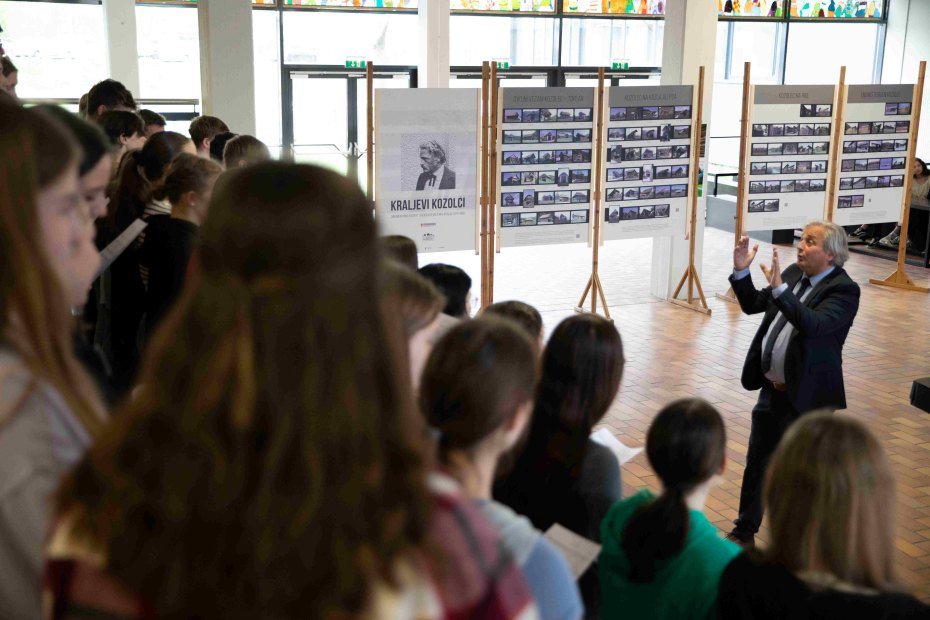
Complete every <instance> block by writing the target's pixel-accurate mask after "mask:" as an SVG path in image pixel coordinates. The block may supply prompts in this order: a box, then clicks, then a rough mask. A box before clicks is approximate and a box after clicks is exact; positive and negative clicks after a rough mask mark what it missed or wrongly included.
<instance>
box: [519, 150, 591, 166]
mask: <svg viewBox="0 0 930 620" xmlns="http://www.w3.org/2000/svg"><path fill="white" fill-rule="evenodd" d="M571 163H575V164H589V163H591V149H553V150H548V149H547V150H537V151H503V153H502V155H501V164H503V165H504V166H535V165H537V164H571Z"/></svg>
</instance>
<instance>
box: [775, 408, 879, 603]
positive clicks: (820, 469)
mask: <svg viewBox="0 0 930 620" xmlns="http://www.w3.org/2000/svg"><path fill="white" fill-rule="evenodd" d="M765 500H766V504H767V508H768V511H769V519H770V525H771V534H772V542H771V545H770V546H769V548H768V549H767V551H766V555H767V557H768V558H769V559H770V560H771V561H773V562H775V563H777V564H780V565H781V566H784V567H785V568H787V569H788V570H790V571H792V572H794V573H796V574H797V573H805V572H815V573H827V574H829V575H830V576H832V577H835V578H836V579H838V580H840V581H843V582H846V583H847V584H851V585H853V586H857V587H860V588H861V587H864V588H872V589H875V590H884V591H888V590H895V589H897V587H896V586H895V583H894V565H893V564H894V563H893V556H894V530H895V517H894V507H895V488H894V475H893V474H892V471H891V464H890V462H889V461H888V457H887V455H886V454H885V451H884V450H883V449H882V446H881V444H880V443H879V442H878V439H876V438H875V436H874V435H873V434H872V433H871V432H870V431H869V430H868V429H867V428H866V427H865V426H864V425H863V424H862V423H860V422H858V421H856V420H854V419H852V418H850V417H847V416H843V415H832V414H830V413H828V412H822V413H813V414H807V415H805V416H804V417H803V418H802V419H801V420H799V421H798V422H797V423H795V424H794V425H793V426H792V427H791V429H790V430H789V431H788V432H787V433H786V434H785V437H784V439H782V442H781V444H780V445H779V447H778V449H777V450H776V452H775V454H774V456H773V457H772V462H771V466H770V467H769V471H768V479H767V481H766V489H765Z"/></svg>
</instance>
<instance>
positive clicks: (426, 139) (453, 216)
mask: <svg viewBox="0 0 930 620" xmlns="http://www.w3.org/2000/svg"><path fill="white" fill-rule="evenodd" d="M479 97H480V91H478V90H477V89H455V90H451V89H448V88H414V89H378V90H376V91H375V119H376V120H375V217H376V219H377V221H378V224H379V226H380V233H381V234H382V235H404V236H405V237H410V238H411V239H413V240H414V241H415V242H416V244H417V250H419V251H420V252H445V251H452V250H472V249H475V239H476V231H477V219H478V215H479V213H480V211H481V210H480V208H479V206H478V194H479V192H478V153H479V143H478V139H479V134H480V132H479V129H478V128H479V127H480V123H481V119H480V100H479Z"/></svg>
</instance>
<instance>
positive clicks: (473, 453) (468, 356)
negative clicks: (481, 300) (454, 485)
mask: <svg viewBox="0 0 930 620" xmlns="http://www.w3.org/2000/svg"><path fill="white" fill-rule="evenodd" d="M536 360H537V347H536V343H535V342H533V340H532V339H531V338H530V337H529V336H528V335H527V334H526V333H525V331H524V330H523V329H521V328H520V326H519V325H517V324H516V323H515V322H514V321H511V320H509V319H503V318H497V317H483V318H478V319H475V320H472V321H464V322H462V323H459V324H458V325H456V326H455V327H453V328H452V329H451V330H449V331H448V332H447V333H446V334H445V335H444V336H443V337H442V338H441V339H440V340H439V342H437V343H436V346H435V348H434V349H433V352H432V354H431V355H430V357H429V361H427V363H426V368H425V369H424V371H423V378H422V381H421V383H420V410H421V411H422V412H423V414H424V415H425V416H426V419H427V422H428V423H429V425H430V427H431V428H432V430H433V432H434V433H435V434H436V436H437V437H438V456H439V463H440V467H441V468H442V469H443V470H444V471H445V472H446V473H448V474H450V475H451V476H452V477H453V478H455V480H457V481H458V483H459V484H460V485H461V487H462V491H463V492H464V494H465V495H466V496H467V497H470V498H471V499H472V501H473V502H474V505H475V507H476V508H477V509H478V510H479V511H480V512H481V513H482V514H483V515H484V517H485V518H486V519H487V520H488V521H490V522H491V524H492V525H494V526H495V527H496V528H497V530H498V531H499V532H500V535H501V543H502V544H503V546H504V548H505V549H507V551H509V552H510V555H511V556H512V557H513V558H514V559H515V560H516V561H517V563H519V565H520V567H521V568H522V569H523V573H524V575H525V577H526V583H527V585H528V586H529V588H530V591H531V592H532V594H533V597H534V599H535V600H536V604H537V606H538V607H539V611H540V618H542V619H544V620H545V619H553V620H555V619H559V620H569V619H577V618H580V617H581V616H582V614H583V613H584V607H583V605H582V603H581V595H580V594H579V592H578V586H577V585H576V584H575V578H574V576H573V575H572V573H571V569H570V568H569V565H568V563H567V562H566V560H565V558H564V556H562V554H561V553H560V552H559V551H558V549H556V548H555V546H554V545H553V544H552V543H551V542H550V541H549V540H548V539H547V538H546V537H544V536H543V533H542V532H541V531H539V530H538V529H536V528H534V527H533V525H532V524H531V523H530V521H529V520H528V519H527V518H526V517H523V516H521V515H519V514H517V513H516V512H514V511H513V510H512V509H510V508H508V507H507V506H505V505H504V504H502V503H500V502H496V501H494V500H493V499H492V498H491V487H492V485H493V483H494V476H495V473H496V471H497V467H498V463H499V461H500V459H501V457H502V456H503V455H504V454H506V453H507V452H508V451H509V450H510V449H511V448H513V446H514V445H515V444H516V443H517V442H518V441H519V440H520V438H521V437H522V436H523V433H524V429H525V428H526V426H527V424H528V423H529V420H530V414H531V413H532V407H533V394H534V391H535V388H536V381H537V363H536Z"/></svg>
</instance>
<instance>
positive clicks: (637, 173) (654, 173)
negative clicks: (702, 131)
mask: <svg viewBox="0 0 930 620" xmlns="http://www.w3.org/2000/svg"><path fill="white" fill-rule="evenodd" d="M693 93H694V88H693V87H692V86H633V87H622V86H621V87H611V88H610V89H609V91H608V101H609V114H608V117H607V118H608V122H607V145H606V151H607V152H606V154H605V157H604V169H603V170H602V171H601V174H602V175H603V178H604V179H605V183H604V203H605V208H604V238H605V239H633V238H637V237H659V236H667V235H673V234H684V232H685V221H686V219H687V217H686V215H687V212H688V192H689V191H690V190H689V187H688V185H689V182H690V180H691V177H690V174H689V173H690V171H691V167H690V166H691V155H692V151H691V149H692V148H693V146H692V138H693V137H694V136H697V131H696V130H695V128H694V120H693V114H692V107H691V104H692V100H693V98H694V95H693Z"/></svg>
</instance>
